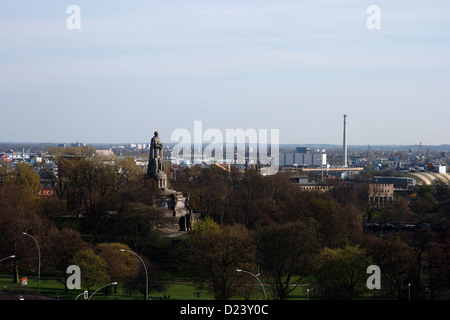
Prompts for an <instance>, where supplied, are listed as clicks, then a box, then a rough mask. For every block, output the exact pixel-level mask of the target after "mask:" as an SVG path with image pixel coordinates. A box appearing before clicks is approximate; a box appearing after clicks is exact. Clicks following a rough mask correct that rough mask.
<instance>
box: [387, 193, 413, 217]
mask: <svg viewBox="0 0 450 320" xmlns="http://www.w3.org/2000/svg"><path fill="white" fill-rule="evenodd" d="M413 217H414V213H413V212H412V210H411V209H410V208H409V205H408V202H407V201H406V200H405V199H403V198H398V199H397V200H396V201H395V202H394V203H392V204H388V205H387V206H386V207H385V208H383V210H382V211H381V215H380V219H381V221H392V222H411V221H412V220H413Z"/></svg>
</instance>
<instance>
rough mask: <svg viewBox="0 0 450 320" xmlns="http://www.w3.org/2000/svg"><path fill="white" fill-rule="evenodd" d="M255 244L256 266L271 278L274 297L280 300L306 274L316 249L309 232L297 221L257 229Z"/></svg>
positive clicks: (312, 235)
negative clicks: (257, 264)
mask: <svg viewBox="0 0 450 320" xmlns="http://www.w3.org/2000/svg"><path fill="white" fill-rule="evenodd" d="M255 242H256V245H257V256H258V261H259V262H260V266H261V268H262V270H264V272H268V273H269V274H270V276H271V279H272V288H273V289H274V290H273V291H274V296H275V297H277V298H278V299H280V300H284V299H285V298H286V296H287V295H288V294H289V293H290V292H292V291H293V290H295V288H296V287H297V286H298V285H299V284H300V283H301V282H302V280H303V279H304V278H305V277H306V276H308V275H309V274H310V272H309V271H310V270H311V269H312V266H313V261H314V255H315V254H316V251H317V249H318V246H317V241H316V238H315V235H314V233H313V230H312V228H310V227H308V226H307V225H306V224H305V223H300V222H297V223H286V224H283V225H277V224H274V225H272V226H269V227H266V228H261V229H260V230H258V231H257V233H256V235H255ZM295 276H297V277H296V278H294V277H295Z"/></svg>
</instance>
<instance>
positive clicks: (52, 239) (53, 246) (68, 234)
mask: <svg viewBox="0 0 450 320" xmlns="http://www.w3.org/2000/svg"><path fill="white" fill-rule="evenodd" d="M47 243H48V244H47V246H46V247H44V252H43V257H44V261H45V260H47V261H48V265H49V268H52V269H54V270H56V271H57V272H58V273H59V274H60V277H59V279H60V281H61V282H62V283H63V284H64V285H65V284H66V281H67V277H68V274H67V267H68V266H70V264H71V261H72V259H73V258H74V255H75V253H76V252H78V251H79V250H81V249H88V247H89V245H88V243H87V242H85V241H84V240H83V239H82V237H81V235H80V233H79V232H78V231H75V230H72V229H68V228H63V229H62V230H61V231H59V230H55V231H54V232H53V233H52V234H50V236H49V240H48V242H47ZM64 288H65V290H67V287H66V286H65V287H64Z"/></svg>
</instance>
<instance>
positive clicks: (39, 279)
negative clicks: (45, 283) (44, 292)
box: [22, 232, 41, 294]
mask: <svg viewBox="0 0 450 320" xmlns="http://www.w3.org/2000/svg"><path fill="white" fill-rule="evenodd" d="M22 233H23V234H25V235H27V236H30V237H31V238H32V239H33V240H34V242H36V245H37V248H38V253H39V271H38V272H39V273H38V294H39V292H40V287H41V249H40V248H39V243H38V242H37V240H36V239H35V238H34V237H33V236H32V235H31V234H29V233H26V232H22Z"/></svg>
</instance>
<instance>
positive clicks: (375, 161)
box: [368, 145, 380, 171]
mask: <svg viewBox="0 0 450 320" xmlns="http://www.w3.org/2000/svg"><path fill="white" fill-rule="evenodd" d="M368 146H369V152H370V154H371V155H372V158H373V162H374V165H375V168H376V170H377V171H378V170H380V164H379V163H378V159H377V157H375V154H374V153H373V151H372V149H371V148H370V145H368Z"/></svg>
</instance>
